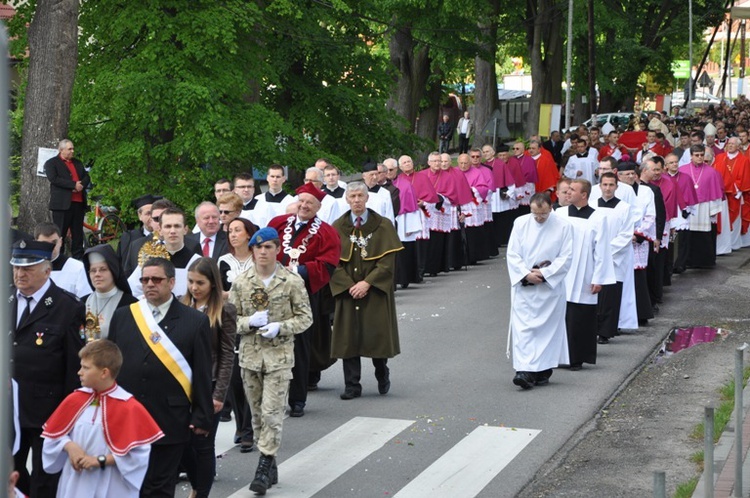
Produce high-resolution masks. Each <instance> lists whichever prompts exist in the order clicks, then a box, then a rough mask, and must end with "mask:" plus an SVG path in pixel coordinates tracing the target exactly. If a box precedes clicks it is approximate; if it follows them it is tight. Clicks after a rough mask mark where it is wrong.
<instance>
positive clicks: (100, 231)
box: [83, 195, 127, 247]
mask: <svg viewBox="0 0 750 498" xmlns="http://www.w3.org/2000/svg"><path fill="white" fill-rule="evenodd" d="M102 197H103V196H101V195H95V196H93V197H92V198H91V200H92V201H96V205H95V206H94V209H93V211H94V224H93V225H90V224H88V223H86V220H84V221H83V232H84V237H83V241H84V246H85V247H93V246H98V245H101V244H109V243H110V242H112V241H113V240H115V239H119V238H120V236H121V235H122V234H123V232H125V231H126V230H127V227H126V226H125V223H123V221H122V220H121V219H120V217H119V216H117V213H118V212H119V210H118V209H117V208H116V207H114V206H102V204H101V202H100V201H101V200H102Z"/></svg>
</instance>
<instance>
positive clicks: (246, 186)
mask: <svg viewBox="0 0 750 498" xmlns="http://www.w3.org/2000/svg"><path fill="white" fill-rule="evenodd" d="M235 188H242V189H245V188H255V185H237V186H236V187H235Z"/></svg>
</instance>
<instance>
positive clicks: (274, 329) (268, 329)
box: [260, 322, 281, 339]
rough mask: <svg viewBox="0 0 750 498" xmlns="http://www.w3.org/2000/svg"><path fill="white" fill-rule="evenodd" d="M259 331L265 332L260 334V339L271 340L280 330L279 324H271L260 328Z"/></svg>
mask: <svg viewBox="0 0 750 498" xmlns="http://www.w3.org/2000/svg"><path fill="white" fill-rule="evenodd" d="M260 330H265V332H263V333H262V334H260V335H261V336H262V337H264V338H266V339H273V338H274V337H276V336H277V335H279V330H281V324H280V323H279V322H271V323H269V324H268V325H265V326H264V327H261V328H260Z"/></svg>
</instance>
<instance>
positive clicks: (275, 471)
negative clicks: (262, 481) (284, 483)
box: [271, 457, 279, 484]
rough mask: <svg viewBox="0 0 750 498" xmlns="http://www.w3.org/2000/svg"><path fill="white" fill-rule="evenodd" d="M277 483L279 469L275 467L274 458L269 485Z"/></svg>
mask: <svg viewBox="0 0 750 498" xmlns="http://www.w3.org/2000/svg"><path fill="white" fill-rule="evenodd" d="M278 483H279V468H278V467H277V466H276V457H274V459H273V463H272V464H271V484H278Z"/></svg>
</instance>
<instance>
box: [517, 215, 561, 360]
mask: <svg viewBox="0 0 750 498" xmlns="http://www.w3.org/2000/svg"><path fill="white" fill-rule="evenodd" d="M572 230H573V229H572V227H571V225H570V224H569V223H568V222H567V221H566V220H565V219H563V218H562V217H560V216H557V215H556V214H555V213H550V215H549V218H547V220H546V221H545V222H544V223H537V222H536V221H535V220H534V218H533V216H532V215H530V214H526V215H523V216H520V217H519V218H517V219H516V220H515V222H514V223H513V230H512V231H511V234H510V240H509V241H508V249H507V255H506V257H507V261H508V274H509V275H510V283H511V298H510V300H511V315H510V327H509V342H512V346H513V368H514V369H515V370H516V371H519V372H541V371H543V370H547V369H548V368H555V367H557V366H558V365H559V364H561V363H569V361H570V360H569V356H568V339H567V335H566V332H565V308H566V303H565V299H566V296H565V274H566V273H567V271H568V269H569V268H570V264H571V260H572V257H573V233H572ZM545 261H549V262H550V264H549V266H547V267H545V268H542V269H541V272H542V274H543V275H544V278H545V282H542V283H541V284H538V285H529V286H523V285H522V284H521V281H522V280H523V278H524V277H525V276H526V275H528V274H529V273H530V272H531V269H532V268H533V267H534V266H535V265H539V264H540V263H543V262H545Z"/></svg>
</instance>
